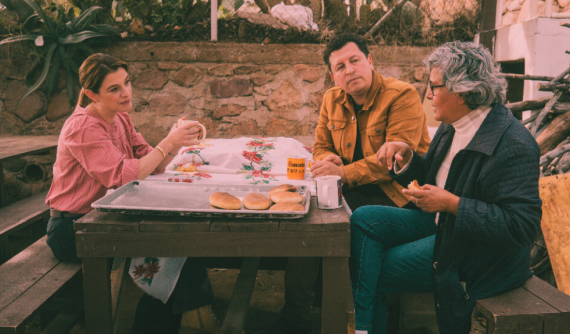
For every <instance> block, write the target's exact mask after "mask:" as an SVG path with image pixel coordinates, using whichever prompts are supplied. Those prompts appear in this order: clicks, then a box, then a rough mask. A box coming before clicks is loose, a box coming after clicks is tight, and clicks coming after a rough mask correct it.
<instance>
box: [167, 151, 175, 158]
mask: <svg viewBox="0 0 570 334" xmlns="http://www.w3.org/2000/svg"><path fill="white" fill-rule="evenodd" d="M168 155H170V156H171V157H173V158H176V154H172V153H171V152H168Z"/></svg>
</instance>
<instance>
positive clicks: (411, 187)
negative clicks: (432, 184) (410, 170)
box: [408, 180, 422, 190]
mask: <svg viewBox="0 0 570 334" xmlns="http://www.w3.org/2000/svg"><path fill="white" fill-rule="evenodd" d="M408 189H409V190H422V187H421V186H420V185H419V184H418V181H417V180H413V181H412V182H410V184H408Z"/></svg>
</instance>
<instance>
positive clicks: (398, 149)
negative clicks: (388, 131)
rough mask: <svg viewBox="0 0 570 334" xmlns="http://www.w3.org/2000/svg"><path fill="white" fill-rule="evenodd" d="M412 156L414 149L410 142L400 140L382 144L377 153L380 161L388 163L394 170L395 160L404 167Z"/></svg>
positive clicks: (389, 168)
mask: <svg viewBox="0 0 570 334" xmlns="http://www.w3.org/2000/svg"><path fill="white" fill-rule="evenodd" d="M411 157H412V149H411V148H410V146H408V144H406V143H404V142H400V141H394V142H388V143H385V144H384V145H382V147H380V149H379V150H378V152H377V153H376V158H378V163H379V164H380V165H386V166H387V167H388V170H392V167H393V164H394V163H393V162H394V161H396V162H397V163H398V166H399V167H400V168H402V167H404V166H405V165H406V164H407V163H408V161H409V160H410V158H411Z"/></svg>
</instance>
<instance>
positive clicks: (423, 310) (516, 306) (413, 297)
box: [400, 276, 570, 334]
mask: <svg viewBox="0 0 570 334" xmlns="http://www.w3.org/2000/svg"><path fill="white" fill-rule="evenodd" d="M400 303H401V305H400V306H401V308H400V334H406V333H410V332H412V331H413V330H414V328H419V327H421V328H426V329H429V332H431V333H434V334H435V333H438V331H437V321H436V319H435V308H434V306H433V294H401V296H400ZM475 309H476V310H477V311H479V312H480V313H481V314H482V315H483V316H484V317H485V320H486V332H487V334H519V333H521V334H522V333H524V334H567V333H570V296H568V295H566V294H565V293H564V292H562V291H560V290H558V289H557V288H555V287H553V286H552V285H550V284H548V283H546V282H544V281H543V280H541V279H540V278H538V277H536V276H533V277H531V278H530V279H529V280H528V281H527V282H526V283H525V284H524V285H523V286H522V287H520V288H518V289H515V290H513V291H510V292H507V293H503V294H500V295H497V296H494V297H490V298H486V299H481V300H478V301H477V303H476V304H475ZM426 332H428V331H426Z"/></svg>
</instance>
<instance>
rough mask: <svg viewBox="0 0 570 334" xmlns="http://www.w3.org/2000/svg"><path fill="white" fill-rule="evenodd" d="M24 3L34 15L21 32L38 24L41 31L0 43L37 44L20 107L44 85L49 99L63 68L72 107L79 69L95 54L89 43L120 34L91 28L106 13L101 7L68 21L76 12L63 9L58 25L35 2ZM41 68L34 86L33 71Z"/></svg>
mask: <svg viewBox="0 0 570 334" xmlns="http://www.w3.org/2000/svg"><path fill="white" fill-rule="evenodd" d="M24 1H25V2H26V3H27V4H28V5H29V6H30V7H31V8H32V9H33V10H34V12H35V14H32V15H31V16H30V17H29V18H28V19H27V20H26V22H25V23H24V25H23V29H22V30H23V31H24V32H28V28H27V27H29V26H32V25H34V24H35V23H40V28H39V29H34V30H32V31H30V33H27V34H23V35H20V36H14V37H9V38H6V39H4V40H2V41H0V45H2V44H7V43H13V42H21V41H33V42H34V46H33V47H34V48H35V50H36V51H35V53H36V56H37V57H36V59H35V61H34V62H33V64H32V67H31V68H30V70H29V71H28V74H27V75H26V85H27V86H28V87H29V88H28V89H27V90H26V92H25V93H24V94H23V95H22V97H21V98H20V100H19V101H18V104H20V102H21V101H22V100H23V99H25V98H26V97H27V96H28V95H30V94H31V93H33V92H34V91H35V90H36V89H38V88H39V87H40V86H41V85H42V83H44V82H45V86H44V90H45V93H46V96H47V98H48V99H49V98H50V97H51V96H52V95H53V93H54V92H55V89H56V87H57V81H58V78H59V71H60V69H61V67H63V68H64V69H65V76H66V89H67V97H68V98H69V103H70V104H73V100H74V98H75V96H74V82H75V81H78V77H77V76H78V72H79V65H81V63H82V62H83V60H84V59H85V58H87V57H88V56H89V55H91V54H93V50H92V49H91V47H89V45H88V44H87V43H86V41H87V40H88V39H92V38H96V37H110V36H111V35H115V34H118V33H119V31H118V30H117V29H116V28H114V27H112V26H110V25H107V24H92V22H93V18H94V17H95V15H96V14H97V12H99V11H100V10H101V9H103V8H102V7H99V6H93V7H90V8H88V9H86V10H84V11H83V12H82V13H81V14H80V15H78V16H77V17H74V18H72V19H69V20H67V19H66V18H67V17H68V16H73V9H71V10H70V15H65V13H64V11H63V9H60V10H59V15H57V18H58V19H59V20H58V21H56V20H54V18H52V17H51V16H50V15H48V14H47V13H46V12H45V11H44V10H43V9H42V8H41V7H40V6H38V4H36V3H35V2H34V1H33V0H24ZM65 21H67V22H65ZM42 64H43V70H42V72H41V74H40V76H39V78H38V79H37V80H36V81H35V83H34V82H33V80H34V75H33V74H34V70H35V69H36V68H39V67H40V66H41V65H42Z"/></svg>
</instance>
